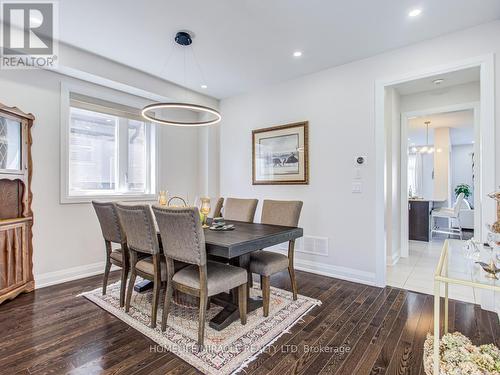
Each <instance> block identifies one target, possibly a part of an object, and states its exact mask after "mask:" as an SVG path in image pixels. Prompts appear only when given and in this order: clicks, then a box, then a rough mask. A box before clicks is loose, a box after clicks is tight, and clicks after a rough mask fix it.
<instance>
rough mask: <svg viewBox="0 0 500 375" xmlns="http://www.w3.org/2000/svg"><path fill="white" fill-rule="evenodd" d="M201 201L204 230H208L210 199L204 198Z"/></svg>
mask: <svg viewBox="0 0 500 375" xmlns="http://www.w3.org/2000/svg"><path fill="white" fill-rule="evenodd" d="M200 201H201V204H200V213H201V214H202V215H203V228H208V225H207V217H208V214H209V213H210V198H208V197H203V198H200Z"/></svg>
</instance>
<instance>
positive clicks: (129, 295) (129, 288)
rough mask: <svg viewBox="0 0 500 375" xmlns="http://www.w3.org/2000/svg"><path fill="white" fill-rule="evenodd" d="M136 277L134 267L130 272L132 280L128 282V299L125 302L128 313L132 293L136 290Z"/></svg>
mask: <svg viewBox="0 0 500 375" xmlns="http://www.w3.org/2000/svg"><path fill="white" fill-rule="evenodd" d="M136 277H137V274H136V273H135V268H134V267H132V271H131V272H130V280H129V281H128V288H127V298H126V300H125V312H128V311H129V309H130V300H131V299H132V291H133V290H134V285H135V279H136Z"/></svg>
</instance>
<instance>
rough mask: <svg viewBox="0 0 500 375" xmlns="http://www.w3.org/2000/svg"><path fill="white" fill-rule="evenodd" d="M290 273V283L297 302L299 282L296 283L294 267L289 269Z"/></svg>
mask: <svg viewBox="0 0 500 375" xmlns="http://www.w3.org/2000/svg"><path fill="white" fill-rule="evenodd" d="M288 273H289V274H290V283H291V284H292V292H293V300H294V301H297V282H296V281H295V270H294V269H293V267H288Z"/></svg>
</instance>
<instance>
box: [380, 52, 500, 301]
mask: <svg viewBox="0 0 500 375" xmlns="http://www.w3.org/2000/svg"><path fill="white" fill-rule="evenodd" d="M493 77H494V74H493V59H492V57H491V56H485V57H481V58H477V59H474V60H470V61H466V62H462V63H458V64H453V65H450V66H447V67H440V68H436V69H431V70H429V71H427V72H420V73H416V74H413V75H406V76H403V77H399V78H395V79H389V80H383V81H378V82H377V85H376V113H377V118H376V123H377V131H376V134H377V145H380V144H383V145H384V146H383V147H378V148H377V157H376V165H377V192H376V194H377V197H378V198H379V199H380V200H379V199H377V203H376V205H377V208H376V211H377V223H376V225H379V226H380V222H382V225H383V227H382V226H380V227H379V229H380V230H377V239H376V240H377V276H376V278H377V285H380V286H385V285H386V284H389V285H393V286H397V287H403V288H405V289H410V290H416V291H419V292H424V293H428V294H432V292H433V289H432V287H433V274H434V271H435V267H436V265H437V259H438V258H439V255H440V253H441V248H442V245H443V242H444V240H445V239H446V238H457V239H458V238H460V237H462V239H468V238H471V237H475V238H476V239H477V240H479V241H484V238H483V237H484V236H485V231H483V230H482V229H483V227H484V224H485V223H486V222H489V221H490V220H491V219H492V218H494V214H495V208H494V205H493V204H491V203H490V202H488V199H487V197H486V195H487V193H488V192H491V191H493V190H494V188H495V176H494V171H495V166H494V140H493V134H494V87H493V82H494V80H493ZM378 172H380V174H379V173H378ZM457 201H459V202H457ZM457 203H458V208H457ZM454 208H457V209H456V210H454ZM412 209H413V210H414V211H412ZM433 211H434V212H435V213H437V214H439V213H450V212H451V213H453V212H455V211H457V212H459V213H460V215H459V217H456V215H451V216H450V215H449V216H446V215H431V212H433ZM419 212H420V215H423V216H422V217H423V219H422V220H420V219H419ZM413 215H415V216H413ZM378 220H380V222H379V221H378ZM433 229H434V230H433ZM410 236H411V240H410ZM412 275H413V276H412ZM452 298H457V299H461V300H466V301H471V302H476V301H475V295H474V292H473V291H468V290H467V291H465V290H457V291H456V295H454V296H452Z"/></svg>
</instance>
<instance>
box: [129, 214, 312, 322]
mask: <svg viewBox="0 0 500 375" xmlns="http://www.w3.org/2000/svg"><path fill="white" fill-rule="evenodd" d="M225 222H226V223H227V224H233V225H234V230H230V231H215V230H211V229H209V228H206V229H205V230H204V233H205V247H206V249H207V254H208V255H214V256H216V257H220V258H223V259H227V262H228V263H230V264H232V265H235V266H238V267H241V268H244V269H246V270H247V271H248V270H249V264H250V254H251V253H253V252H254V251H258V250H261V249H264V248H266V247H271V246H274V245H278V244H280V243H284V242H288V241H294V240H296V239H297V238H299V237H302V236H303V234H304V232H303V229H302V228H296V227H285V226H281V225H269V224H259V223H245V222H242V221H230V220H226V221H225ZM209 223H210V221H209ZM158 235H159V233H158ZM159 240H160V241H161V237H160V236H159ZM151 284H152V283H151V282H149V281H144V282H142V283H139V284H136V285H135V287H134V289H135V290H136V291H137V292H142V291H145V290H147V289H149V288H150V287H151ZM211 301H212V302H213V303H215V304H217V305H220V306H222V307H223V309H222V310H221V311H220V312H219V313H218V314H217V315H216V316H214V317H213V318H212V320H211V321H210V323H209V324H210V327H212V328H214V329H216V330H218V331H220V330H222V329H224V328H226V327H227V326H228V325H230V324H231V323H232V322H234V321H236V320H238V319H239V311H238V304H237V301H238V296H237V293H236V291H235V290H232V291H231V292H230V293H229V294H227V293H221V294H219V295H217V296H213V297H211ZM260 307H262V298H252V297H250V295H248V301H247V309H248V312H251V311H254V310H256V309H258V308H260Z"/></svg>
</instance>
